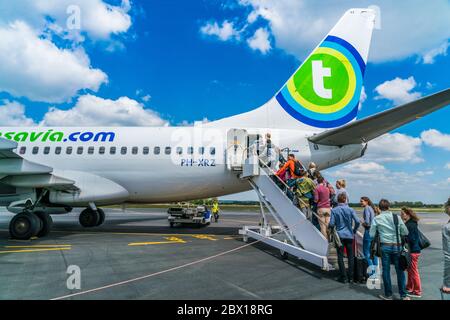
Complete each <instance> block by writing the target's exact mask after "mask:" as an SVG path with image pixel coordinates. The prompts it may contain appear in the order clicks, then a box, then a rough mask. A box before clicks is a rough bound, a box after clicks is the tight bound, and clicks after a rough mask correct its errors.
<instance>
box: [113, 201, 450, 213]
mask: <svg viewBox="0 0 450 320" xmlns="http://www.w3.org/2000/svg"><path fill="white" fill-rule="evenodd" d="M176 206H177V204H173V203H155V204H127V205H126V208H138V209H146V208H150V209H161V208H170V207H176ZM107 208H122V206H120V205H114V206H108V207H107ZM352 208H353V209H355V210H361V207H352ZM411 209H413V210H414V211H417V212H420V213H443V212H444V209H443V208H421V207H418V208H414V207H413V208H411ZM220 210H222V211H247V212H255V211H259V205H253V204H252V205H249V204H221V205H220ZM400 210H401V208H395V207H394V208H391V211H394V212H399V211H400Z"/></svg>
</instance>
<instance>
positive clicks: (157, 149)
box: [153, 147, 161, 154]
mask: <svg viewBox="0 0 450 320" xmlns="http://www.w3.org/2000/svg"><path fill="white" fill-rule="evenodd" d="M153 153H154V154H160V153H161V148H160V147H155V149H153Z"/></svg>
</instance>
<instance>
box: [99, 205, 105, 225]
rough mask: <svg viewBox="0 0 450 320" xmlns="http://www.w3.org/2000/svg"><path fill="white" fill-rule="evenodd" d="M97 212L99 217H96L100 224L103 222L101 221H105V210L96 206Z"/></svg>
mask: <svg viewBox="0 0 450 320" xmlns="http://www.w3.org/2000/svg"><path fill="white" fill-rule="evenodd" d="M97 212H98V215H99V219H98V224H97V227H98V226H101V225H102V224H103V222H105V211H103V209H100V208H97Z"/></svg>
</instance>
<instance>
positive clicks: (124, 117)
mask: <svg viewBox="0 0 450 320" xmlns="http://www.w3.org/2000/svg"><path fill="white" fill-rule="evenodd" d="M40 124H41V125H43V126H80V125H83V126H165V125H167V124H168V123H167V121H165V120H164V119H162V118H161V117H160V116H159V115H158V114H157V113H156V112H154V111H152V110H149V109H144V106H143V105H142V104H141V103H139V102H137V101H136V100H133V99H130V98H128V97H121V98H119V99H117V100H110V99H103V98H100V97H96V96H93V95H84V96H81V97H79V99H78V101H77V103H76V104H75V106H74V107H73V108H71V109H69V110H61V109H57V108H51V109H50V110H49V112H48V113H46V114H45V116H44V119H43V120H42V122H41V123H40Z"/></svg>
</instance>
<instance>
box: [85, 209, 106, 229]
mask: <svg viewBox="0 0 450 320" xmlns="http://www.w3.org/2000/svg"><path fill="white" fill-rule="evenodd" d="M79 221H80V224H81V225H82V226H83V227H85V228H92V227H98V226H100V225H102V224H103V222H105V212H104V211H103V210H102V209H100V208H97V210H93V209H91V208H86V209H84V210H83V211H82V212H81V214H80V217H79Z"/></svg>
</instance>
